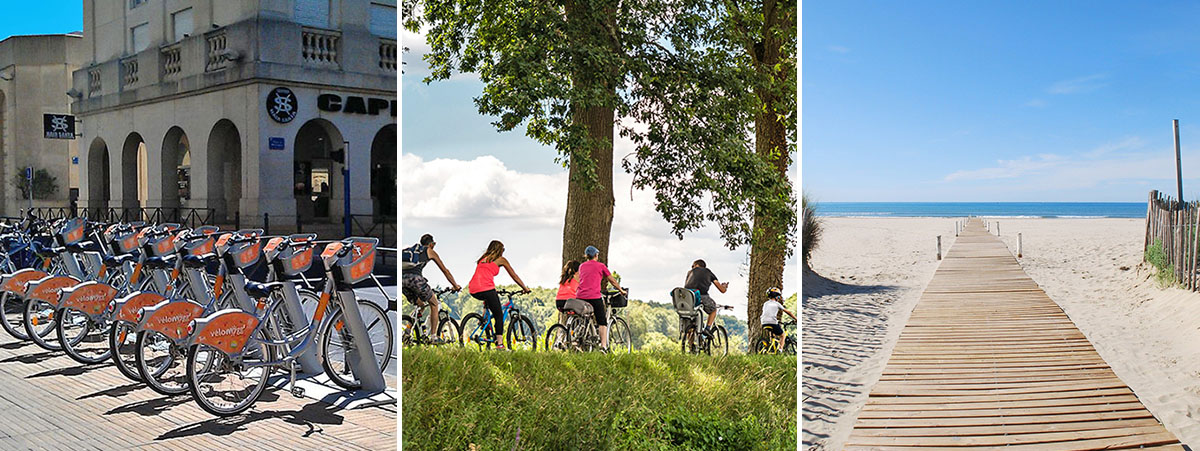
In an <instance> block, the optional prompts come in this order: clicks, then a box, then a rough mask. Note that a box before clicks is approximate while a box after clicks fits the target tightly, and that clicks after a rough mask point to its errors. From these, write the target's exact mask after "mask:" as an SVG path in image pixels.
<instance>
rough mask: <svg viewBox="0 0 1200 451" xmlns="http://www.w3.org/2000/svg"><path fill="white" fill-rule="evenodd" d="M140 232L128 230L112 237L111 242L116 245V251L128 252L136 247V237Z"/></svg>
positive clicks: (139, 235) (138, 236)
mask: <svg viewBox="0 0 1200 451" xmlns="http://www.w3.org/2000/svg"><path fill="white" fill-rule="evenodd" d="M140 237H141V234H140V233H138V232H129V233H126V234H124V235H121V236H118V237H115V238H113V240H112V241H113V244H115V245H116V248H117V252H120V253H122V254H128V253H130V252H133V251H134V250H136V249H137V248H138V242H139V241H140V240H138V238H140Z"/></svg>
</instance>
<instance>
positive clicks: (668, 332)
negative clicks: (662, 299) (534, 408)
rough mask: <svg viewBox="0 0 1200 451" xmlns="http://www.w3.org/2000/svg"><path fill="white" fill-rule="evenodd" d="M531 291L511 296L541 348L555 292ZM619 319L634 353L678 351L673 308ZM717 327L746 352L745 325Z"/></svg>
mask: <svg viewBox="0 0 1200 451" xmlns="http://www.w3.org/2000/svg"><path fill="white" fill-rule="evenodd" d="M497 288H498V289H501V290H505V289H510V290H516V289H518V287H517V286H516V285H506V286H498V287H497ZM530 288H531V292H530V293H529V294H521V295H517V296H514V297H513V301H514V302H515V303H516V305H517V308H519V309H520V310H521V313H522V314H524V315H528V316H529V317H530V319H532V320H533V323H534V325H535V327H536V328H537V332H538V334H539V336H538V346H539V347H540V346H542V345H543V344H542V339H543V338H545V335H546V331H547V330H549V329H550V326H551V325H554V324H555V323H557V322H558V309H557V308H556V307H555V303H554V297H555V295H556V294H557V290H556V289H552V288H536V287H530ZM440 299H441V303H442V305H443V306H444V308H448V309H447V312H449V313H450V315H451V317H453V318H462V317H463V316H465V315H466V314H467V313H470V312H482V311H483V301H480V300H478V299H475V298H473V297H471V295H470V294H468V293H467V292H466V290H463V291H462V292H459V293H451V294H447V295H443V296H442V297H441V298H440ZM500 302H501V303H506V302H508V299H507V298H501V299H500ZM402 310H403V312H404V314H409V313H410V312H411V311H412V304H411V303H409V302H404V303H403V307H402ZM793 311H794V310H793ZM620 316H621V317H622V318H624V319H625V322H627V323H629V334H630V335H631V338H632V339H633V348H634V350H644V351H666V350H674V351H675V352H679V351H680V345H679V315H677V314H675V307H674V306H672V305H670V304H660V303H656V302H645V301H639V300H636V299H630V300H629V306H628V307H626V308H623V309H621V311H620ZM717 323H718V324H721V325H723V326H725V329H726V330H728V332H729V349H730V352H743V353H744V352H746V350H747V349H748V347H749V343H750V342H749V339H747V336H746V334H747V329H746V322H745V321H742V320H739V319H737V318H734V317H732V316H727V315H717Z"/></svg>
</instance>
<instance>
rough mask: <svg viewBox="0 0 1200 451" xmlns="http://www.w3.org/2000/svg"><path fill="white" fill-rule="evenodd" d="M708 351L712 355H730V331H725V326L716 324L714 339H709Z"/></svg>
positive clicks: (713, 333)
mask: <svg viewBox="0 0 1200 451" xmlns="http://www.w3.org/2000/svg"><path fill="white" fill-rule="evenodd" d="M706 351H707V352H708V354H710V355H712V354H716V355H718V356H726V355H729V333H728V332H726V331H725V326H716V327H714V328H713V332H712V341H709V343H708V348H707V349H706Z"/></svg>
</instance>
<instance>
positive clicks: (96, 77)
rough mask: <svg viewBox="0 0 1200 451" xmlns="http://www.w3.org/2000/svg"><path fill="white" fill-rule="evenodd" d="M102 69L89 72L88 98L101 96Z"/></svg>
mask: <svg viewBox="0 0 1200 451" xmlns="http://www.w3.org/2000/svg"><path fill="white" fill-rule="evenodd" d="M100 88H101V86H100V68H96V69H92V70H89V71H88V97H92V96H97V95H100Z"/></svg>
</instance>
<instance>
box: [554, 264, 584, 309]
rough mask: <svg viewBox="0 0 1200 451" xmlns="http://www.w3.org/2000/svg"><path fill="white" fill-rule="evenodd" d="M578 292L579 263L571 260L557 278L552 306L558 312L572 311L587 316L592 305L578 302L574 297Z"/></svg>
mask: <svg viewBox="0 0 1200 451" xmlns="http://www.w3.org/2000/svg"><path fill="white" fill-rule="evenodd" d="M578 290H579V261H577V260H571V261H569V262H567V264H566V265H563V269H562V275H560V276H559V277H558V295H556V296H555V297H554V305H555V307H558V311H559V312H565V311H567V310H574V311H575V313H579V314H581V315H588V314H591V313H592V305H591V304H588V303H586V302H583V301H580V300H579V298H578V297H576V292H578Z"/></svg>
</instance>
